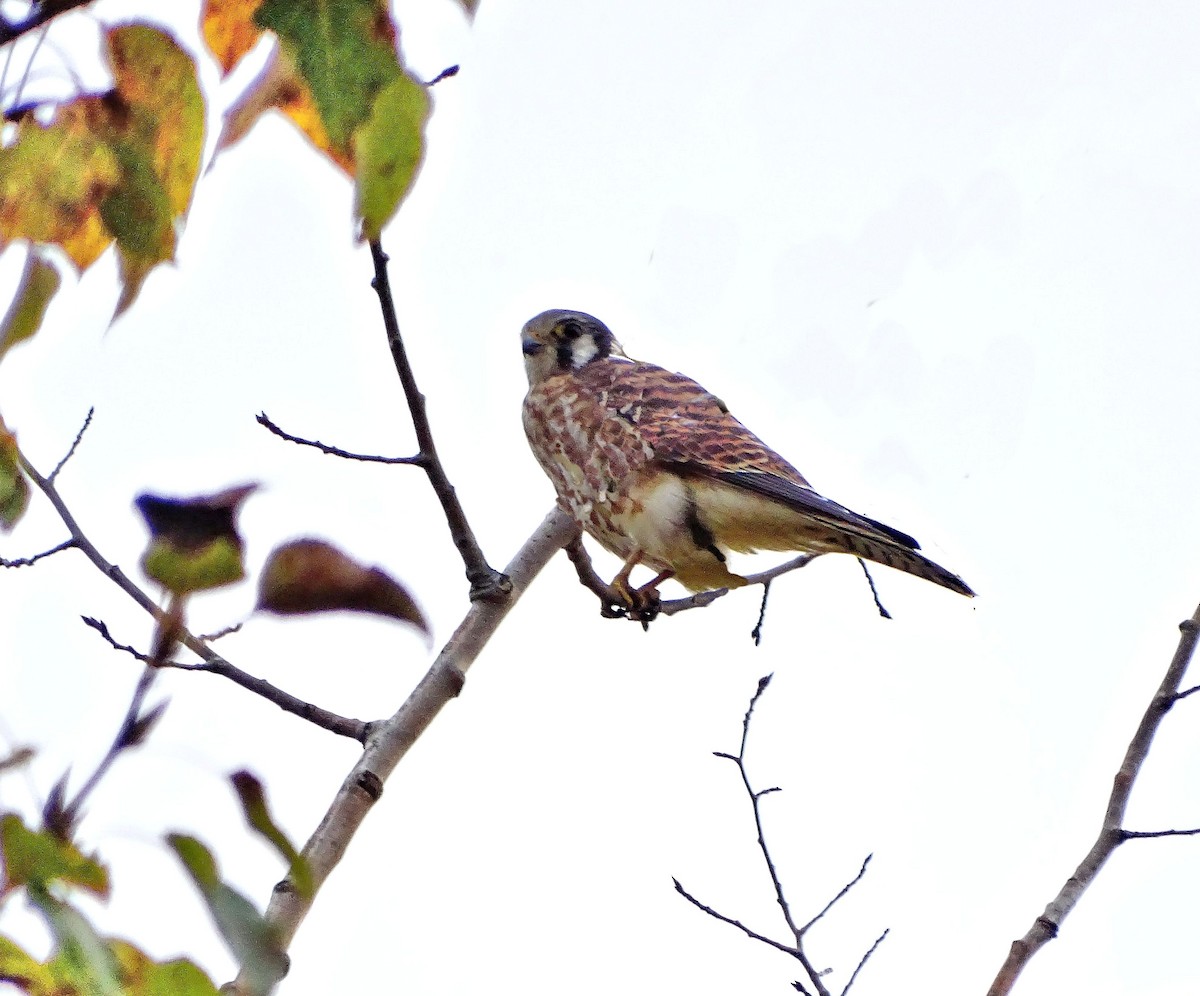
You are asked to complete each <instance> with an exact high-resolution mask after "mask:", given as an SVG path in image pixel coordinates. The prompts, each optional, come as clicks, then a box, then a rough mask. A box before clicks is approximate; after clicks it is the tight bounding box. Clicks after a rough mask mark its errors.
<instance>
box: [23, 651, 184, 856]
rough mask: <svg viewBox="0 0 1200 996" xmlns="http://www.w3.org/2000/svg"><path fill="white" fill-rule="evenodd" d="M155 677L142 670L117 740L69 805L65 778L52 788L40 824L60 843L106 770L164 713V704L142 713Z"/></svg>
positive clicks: (140, 739)
mask: <svg viewBox="0 0 1200 996" xmlns="http://www.w3.org/2000/svg"><path fill="white" fill-rule="evenodd" d="M156 673H157V672H156V671H155V670H154V668H151V667H146V668H143V669H142V673H141V675H139V677H138V681H137V685H135V686H134V690H133V696H132V697H131V698H130V700H129V707H128V708H127V709H126V710H125V715H124V717H123V718H122V719H121V725H120V727H118V729H117V734H116V736H115V737H113V741H112V743H111V744H110V745H109V748H108V750H107V751H106V752H105V754H104V757H102V758H101V759H100V763H99V764H97V765H96V768H95V770H94V771H93V772H92V774H91V776H90V777H89V778H88V779H87V781H85V782H84V783H83V785H82V786H80V788H79V790H78V791H77V792H76V793H75V797H74V798H73V799H72V800H71V801H70V802H66V801H64V796H65V794H66V780H67V776H66V775H63V777H62V778H61V779H60V780H59V782H58V784H57V785H56V786H55V789H54V791H52V792H51V793H50V798H49V799H48V800H47V801H46V805H45V806H44V807H43V809H42V820H43V822H44V823H45V825H46V828H47V829H48V830H50V832H51V833H53V834H55V835H56V836H57V837H59V838H60V839H62V840H69V839H70V838H71V836H72V834H73V832H74V828H75V824H76V823H77V822H78V820H79V817H80V816H81V815H82V813H83V804H84V803H85V802H86V801H87V798H88V796H89V795H91V794H92V792H93V791H94V790H95V788H96V786H97V785H99V784H100V780H101V779H102V778H103V777H104V776H105V774H107V773H108V770H109V769H110V768H111V767H112V766H113V762H115V761H116V759H117V758H118V757H119V756H120V755H121V753H122V752H123V751H126V750H129V749H130V748H132V747H136V746H137V745H138V744H140V743H141V742H142V741H143V740H144V739H145V736H146V733H147V732H149V729H150V727H151V726H152V725H153V724H154V722H155V721H156V720H157V719H158V717H159V716H161V715H162V711H163V709H164V708H166V702H162V703H160V704H159V705H158V706H156V707H155V708H153V709H151V710H149V711H147V712H143V711H142V706H143V704H144V703H145V701H146V695H147V694H148V693H149V691H150V686H151V685H153V684H154V678H155V676H156Z"/></svg>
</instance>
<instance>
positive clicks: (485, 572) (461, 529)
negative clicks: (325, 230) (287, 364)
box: [371, 239, 512, 601]
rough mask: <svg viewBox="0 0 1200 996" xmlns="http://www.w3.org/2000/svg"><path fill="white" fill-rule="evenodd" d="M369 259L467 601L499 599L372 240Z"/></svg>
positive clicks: (499, 578) (495, 577) (498, 577)
mask: <svg viewBox="0 0 1200 996" xmlns="http://www.w3.org/2000/svg"><path fill="white" fill-rule="evenodd" d="M371 259H372V260H373V261H374V264H375V279H374V280H372V281H371V286H372V287H374V288H375V293H376V294H378V295H379V306H380V308H381V309H382V311H383V325H384V328H385V329H386V330H387V339H388V346H389V348H390V349H391V351H392V360H393V362H394V363H395V364H396V373H398V374H399V375H400V383H401V385H402V386H403V388H404V397H405V399H406V400H407V402H408V410H409V414H410V415H411V416H412V423H413V430H414V431H415V432H416V435H417V447H418V454H419V456H420V458H421V466H422V467H423V468H424V470H425V473H426V474H427V475H428V476H429V483H430V485H431V486H432V487H433V492H434V494H435V495H437V499H438V501H439V502H441V505H442V512H443V514H444V515H445V516H446V523H447V525H448V526H449V527H450V536H451V538H452V539H453V540H454V545H455V546H456V547H457V548H458V552H459V555H460V556H461V557H462V559H463V566H464V567H465V568H466V573H467V580H468V581H469V582H470V583H471V600H472V601H474V600H476V599H479V598H485V599H503V598H505V597H506V596H507V595H508V593H509V592H510V591H511V590H512V586H511V584H510V583H509V580H508V578H506V577H505V576H504V575H503V574H501V573H500V572H499V571H497V570H495V569H494V568H492V567H491V566H490V565H489V564H488V562H487V559H486V558H485V557H484V555H483V551H482V550H481V549H480V547H479V543H478V542H477V541H476V539H475V534H474V533H473V532H472V531H471V526H470V523H468V522H467V516H466V513H465V512H463V509H462V505H460V504H459V501H458V496H457V495H456V494H455V493H454V486H453V485H452V484H451V483H450V478H449V477H448V476H447V475H446V470H445V468H444V467H443V466H442V461H441V460H440V459H439V458H438V454H437V448H436V447H435V446H434V444H433V430H432V429H431V428H430V425H429V416H428V415H427V414H426V411H425V396H424V395H423V394H422V393H421V391H420V389H419V388H418V387H417V380H416V377H415V376H414V375H413V371H412V367H411V366H410V364H409V362H408V353H407V352H406V351H405V348H404V340H403V339H402V338H401V337H400V322H399V320H398V319H397V318H396V305H395V302H394V301H393V300H392V289H391V285H390V284H389V282H388V274H387V262H388V257H387V254H386V253H385V252H384V251H383V246H382V244H381V243H380V242H379V240H378V239H372V240H371Z"/></svg>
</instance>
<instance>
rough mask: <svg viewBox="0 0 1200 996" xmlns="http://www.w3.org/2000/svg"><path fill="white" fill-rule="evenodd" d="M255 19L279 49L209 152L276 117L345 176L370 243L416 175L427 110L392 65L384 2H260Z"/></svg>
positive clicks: (412, 84) (421, 94)
mask: <svg viewBox="0 0 1200 996" xmlns="http://www.w3.org/2000/svg"><path fill="white" fill-rule="evenodd" d="M239 16H241V15H239ZM254 20H255V22H256V24H257V25H259V26H260V27H261V28H263V29H268V30H270V31H272V32H273V33H274V34H275V35H276V36H277V38H278V40H279V44H278V47H277V48H276V50H275V51H274V52H273V53H272V55H271V57H270V58H269V59H268V60H267V63H266V65H265V66H264V67H263V69H262V71H261V72H260V73H259V75H258V77H257V78H256V79H255V80H254V81H253V82H252V83H251V84H250V85H249V86H248V87H247V88H246V90H245V91H244V92H243V93H242V95H241V97H240V98H239V99H238V100H237V101H235V102H234V103H233V105H232V106H231V107H230V108H229V110H228V111H227V112H226V115H225V120H224V124H223V127H222V130H221V136H220V138H219V139H218V142H217V149H218V151H223V150H224V149H227V148H229V147H230V146H232V145H233V144H234V143H236V142H238V141H239V140H240V139H241V138H242V137H243V136H244V135H245V134H246V133H247V132H248V131H249V130H250V129H251V128H252V127H253V126H254V125H255V123H257V121H258V120H259V119H260V118H261V117H262V115H263V114H265V113H267V112H268V111H271V110H278V111H279V112H281V113H282V114H284V115H285V116H286V117H287V118H288V119H289V120H291V121H292V123H293V124H295V125H296V127H298V128H299V129H300V130H301V131H302V132H303V133H304V134H305V135H306V136H307V138H308V140H309V141H310V142H312V144H313V145H314V146H316V147H317V148H318V149H320V150H321V151H322V152H323V153H325V155H327V156H328V157H329V158H330V159H331V160H332V161H333V162H334V163H335V164H336V165H337V166H338V167H339V168H340V169H341V170H342V171H343V172H344V173H346V175H347V176H350V177H352V178H354V180H355V215H356V217H357V218H358V220H359V221H360V229H361V232H362V235H363V237H364V238H377V237H378V236H379V233H380V231H381V230H382V228H383V226H384V225H385V224H386V223H387V221H388V220H389V219H390V218H391V217H392V216H393V215H394V214H395V213H396V209H397V208H398V207H399V205H400V203H401V202H402V201H403V200H404V197H405V196H406V195H407V193H408V191H409V190H410V189H411V187H412V184H413V181H414V179H415V178H416V174H417V170H418V169H419V168H420V165H421V161H422V159H423V157H424V151H425V125H426V122H427V121H428V118H429V113H430V102H429V95H428V92H427V89H426V88H425V87H424V86H423V85H422V84H421V83H420V82H419V81H418V80H417V79H415V78H414V77H413V76H412V75H411V74H410V73H408V71H407V70H406V69H405V68H404V66H403V65H402V64H401V62H400V58H399V56H398V54H397V51H396V29H395V26H394V25H393V23H392V20H391V14H390V10H389V5H388V3H387V0H338V2H332V0H262V2H261V3H260V5H259V6H258V7H257V11H256V13H255V14H254ZM222 23H223V22H222ZM214 30H215V29H214ZM223 44H224V43H223V42H217V43H214V51H218V46H219V45H223ZM219 51H220V52H224V51H225V49H224V48H220V49H219ZM221 57H222V56H221V55H218V58H221Z"/></svg>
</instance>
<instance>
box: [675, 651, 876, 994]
mask: <svg viewBox="0 0 1200 996" xmlns="http://www.w3.org/2000/svg"><path fill="white" fill-rule="evenodd" d="M771 678H772V675H769V674H768V675H766V676H765V677H763V678H759V680H758V687H757V688H756V689H755V691H754V695H753V696H751V698H750V705H749V707H748V708H747V709H746V714H745V716H743V717H742V742H741V745H740V746H739V748H738V752H737V754H736V755H735V754H729V753H726V752H725V751H714V752H713V753H714V754H715V755H716V756H717V757H721V758H724V759H726V760H728V761H732V762H733V763H734V764H736V765H737V768H738V773H739V774H740V775H741V778H742V786H743V787H744V788H745V790H746V794H747V795H748V796H749V797H750V805H751V807H752V809H753V811H754V828H755V831H756V833H757V835H758V846H759V850H760V851H761V852H762V856H763V861H764V863H765V864H766V866H767V873H768V874H769V875H770V877H771V884H772V886H773V887H774V889H775V900H776V902H778V903H779V908H780V910H782V912H783V918H784V921H785V922H786V923H787V926H788V930H789V931H791V934H792V937H793V943H792V944H784V943H783V942H781V941H776V940H772V939H771V938H769V937H765V936H764V935H762V934H759V933H757V932H756V931H753V930H751V929H750V928H748V927H746V926H745V924H743V923H742V922H741V921H739V920H735V919H733V918H732V917H729V916H726V915H725V914H723V913H719V912H717V911H716V910H714V909H712V908H711V907H709V906H706V905H704V903H701V902H700V901H699V900H697V899H696V898H695V897H694V896H692V895H691V894H690V893H688V892H686V891H685V890H684V888H683V886H681V885H680V884H679V880H678V879H675V880H674V881H675V890H676V891H677V892H678V893H679V894H680V895H681V896H683V897H684V898H685V899H687V900H688V901H689V902H691V903H693V904H694V905H695V906H697V907H699V908H700V909H702V910H703V911H704V912H705V913H708V914H709V915H710V916H713V917H716V918H717V919H718V920H721V921H723V922H725V923H728V924H730V925H731V926H734V927H737V928H738V929H739V930H742V931H744V932H745V933H746V934H747V935H748V936H750V937H753V938H754V939H755V940H759V941H762V942H763V943H764V944H769V945H770V946H771V947H773V948H775V949H777V950H779V951H785V952H787V953H788V954H790V955H791V956H792V957H793V958H795V959H796V960H797V961H798V962H800V965H801V967H802V968H803V969H804V972H805V974H806V975H807V976H808V982H809V984H810V985H812V986H813V989H814V991H815V994H816V996H830V992H829V990H828V989H827V988H826V986H825V982H824V978H823V976H825V975H826V974H828V972H827V971H826V972H822V971H818V970H817V968H816V966H814V965H813V963H812V962H811V961H810V960H809V957H808V953H807V952H806V951H805V950H804V938H805V935H806V934H807V933H808V931H809V929H810V928H811V927H812V926H813V925H814V924H816V923H817V922H819V921H820V920H821V919H823V918H824V916H825V914H826V913H828V912H829V911H830V910H831V909H833V907H834V906H835V905H836V904H837V903H838V902H839V901H840V900H841V899H842V898H843V897H844V896H845V895H846V893H848V892H849V891H850V890H851V889H853V888H854V886H856V885H857V884H858V883H859V882H860V881H861V880H862V877H863V876H864V875H865V874H866V872H867V865H868V864H869V863H870V861H871V855H869V854H868V855H867V857H866V859H865V860H864V861H863V863H862V867H861V868H859V870H858V874H857V875H855V876H854V878H852V879H851V880H850V881H849V882H847V883H846V884H845V885H844V886H842V888H841V890H840V891H839V892H838V894H837V895H836V896H834V897H833V898H832V899H831V900H829V902H827V903H826V904H825V906H824V908H823V909H822V910H821V912H820V913H818V914H817V915H816V916H814V917H813V918H812V919H811V920H809V921H808V922H807V923H805V924H804V925H803V926H797V924H796V922H795V920H793V919H792V910H791V907H790V906H789V904H788V901H787V897H786V896H785V895H784V891H783V883H782V881H781V880H780V878H779V873H778V872H777V871H776V869H775V862H774V860H773V859H772V857H771V851H770V848H769V847H768V846H767V839H766V834H765V833H764V832H763V824H762V811H761V807H760V806H759V802H760V800H761V799H762V798H763V796H766V795H770V794H771V793H773V792H778V791H780V789H778V788H775V787H772V788H767V789H758V790H756V789H755V788H754V787H753V785H752V784H751V783H750V776H749V774H748V772H747V771H746V742H747V740H748V739H749V736H750V720H751V717H753V715H754V708H755V706H756V705H758V700H759V699H760V698H761V697H762V695H763V693H764V692H765V691H766V690H767V687H768V686H769V685H770V683H771ZM887 933H888V932H887V931H886V930H885V931H884V932H883V934H882V935H881V936H880V937H879V938H878V940H876V941H875V943H874V944H872V945H871V947H870V949H868V951H867V953H866V954H865V955H863V957H862V958H861V959H860V960H859V963H858V966H857V967H856V968H855V969H854V972H853V973H851V975H850V980H849V981H848V982H847V983H846V986H845V988H844V989H843V990H842V996H845V994H846V992H847V991H848V990H849V989H850V986H851V985H853V984H854V980H855V978H856V977H857V976H858V973H859V972H860V971H861V970H862V967H863V965H865V964H866V962H867V959H868V958H870V957H871V955H872V954H873V953H874V951H875V949H876V948H878V947H879V945H880V943H881V942H882V940H883V938H884V937H886V936H887ZM792 987H793V988H794V989H796V990H797V991H799V992H802V993H808V992H809V990H808V989H807V988H806V987H805V984H804V983H803V982H799V981H797V982H793V983H792Z"/></svg>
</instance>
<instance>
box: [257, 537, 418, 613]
mask: <svg viewBox="0 0 1200 996" xmlns="http://www.w3.org/2000/svg"><path fill="white" fill-rule="evenodd" d="M258 608H260V609H262V610H264V611H266V612H275V613H278V614H279V615H299V614H304V613H309V612H330V611H335V610H338V609H347V610H350V611H352V612H371V613H374V614H376V615H383V616H390V617H391V618H393V619H399V620H401V621H403V622H407V623H410V624H412V625H413V626H416V627H417V628H418V629H419V630H420V631H421V632H422V633H424V634H425V635H426V636H428V635H429V623H428V622H427V621H426V619H425V616H424V615H423V614H422V613H421V610H420V609H419V608H417V605H416V603H415V602H414V601H413V599H412V596H411V595H410V594H409V593H408V590H407V589H406V588H405V587H404V586H403V585H401V584H400V583H399V582H397V581H395V580H393V579H392V578H391V577H390V576H389V575H388V574H386V573H385V572H384V571H382V570H380V569H379V568H378V567H364V566H363V565H361V564H359V563H357V562H356V561H354V560H351V559H350V558H349V557H347V556H346V555H345V554H344V553H342V552H341V551H340V550H338V549H337V548H336V547H334V546H331V545H330V544H329V543H326V542H324V541H323V540H317V539H299V540H293V541H292V542H290V543H285V544H283V545H282V546H280V547H277V548H276V549H275V551H274V552H273V553H272V554H271V556H270V557H268V558H267V563H266V565H265V566H264V567H263V573H262V576H261V577H260V578H259V583H258Z"/></svg>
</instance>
